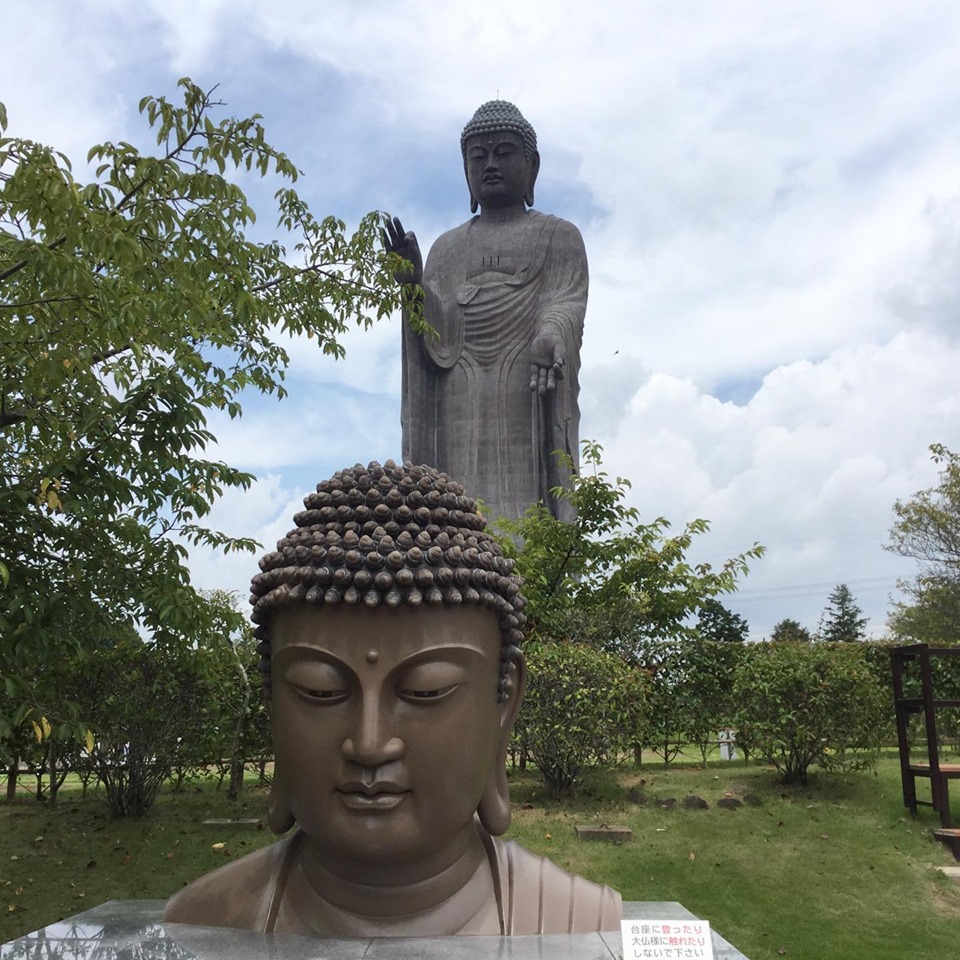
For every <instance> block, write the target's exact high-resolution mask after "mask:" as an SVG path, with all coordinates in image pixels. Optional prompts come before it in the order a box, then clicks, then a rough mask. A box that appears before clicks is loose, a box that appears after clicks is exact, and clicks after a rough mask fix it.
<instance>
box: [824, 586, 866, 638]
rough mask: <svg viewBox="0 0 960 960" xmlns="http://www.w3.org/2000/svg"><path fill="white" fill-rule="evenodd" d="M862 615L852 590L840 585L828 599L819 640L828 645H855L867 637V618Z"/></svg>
mask: <svg viewBox="0 0 960 960" xmlns="http://www.w3.org/2000/svg"><path fill="white" fill-rule="evenodd" d="M862 613H863V611H862V610H861V609H860V607H859V606H858V605H857V602H856V600H854V598H853V594H852V593H851V592H850V588H849V587H848V586H847V585H846V584H845V583H838V584H837V585H836V587H834V588H833V590H832V592H831V593H830V596H829V597H828V598H827V606H826V607H825V609H824V611H823V616H822V617H821V619H820V629H819V630H818V631H817V633H818V635H819V639H820V640H826V641H827V642H828V643H854V642H856V641H857V640H862V639H863V638H864V637H865V636H866V631H865V630H864V629H863V628H864V627H865V626H866V624H867V618H866V617H863V616H861V614H862Z"/></svg>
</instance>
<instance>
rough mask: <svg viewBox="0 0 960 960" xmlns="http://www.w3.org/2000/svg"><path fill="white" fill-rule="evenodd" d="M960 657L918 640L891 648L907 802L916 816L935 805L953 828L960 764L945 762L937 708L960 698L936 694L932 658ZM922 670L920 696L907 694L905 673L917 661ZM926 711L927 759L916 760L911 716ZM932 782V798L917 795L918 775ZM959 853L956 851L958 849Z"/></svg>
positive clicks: (959, 703)
mask: <svg viewBox="0 0 960 960" xmlns="http://www.w3.org/2000/svg"><path fill="white" fill-rule="evenodd" d="M939 657H944V658H946V657H960V647H930V646H928V645H927V644H925V643H917V644H913V645H911V646H907V647H894V649H892V650H891V651H890V660H891V667H892V669H893V699H894V706H895V709H896V716H897V743H898V745H899V748H900V777H901V781H902V784H903V805H904V806H905V807H908V808H909V810H910V812H911V813H912V814H914V815H916V812H917V806H925V807H933V809H934V810H936V812H937V813H938V814H939V815H940V826H941V828H942V830H944V831H951V832H952V828H953V819H952V817H951V813H950V790H949V784H950V781H951V780H958V779H960V763H941V762H940V746H939V743H938V738H937V710H938V709H939V708H941V707H960V700H954V699H941V698H937V697H936V696H935V695H934V690H933V672H932V670H931V665H930V664H931V659H935V658H939ZM914 663H915V664H916V665H917V666H918V667H919V669H920V678H919V679H920V696H919V697H906V696H904V692H903V687H904V674H905V671H906V669H907V668H908V667H909V666H910V665H913V664H914ZM915 713H922V714H923V718H924V732H925V735H926V741H927V744H926V746H927V749H926V754H927V759H926V761H917V762H914V761H913V760H911V758H910V741H909V738H908V736H907V726H908V724H909V722H910V717H911V715H913V714H915ZM918 777H920V778H922V779H928V780H929V781H930V799H929V800H919V799H918V798H917V778H918ZM955 853H956V851H955Z"/></svg>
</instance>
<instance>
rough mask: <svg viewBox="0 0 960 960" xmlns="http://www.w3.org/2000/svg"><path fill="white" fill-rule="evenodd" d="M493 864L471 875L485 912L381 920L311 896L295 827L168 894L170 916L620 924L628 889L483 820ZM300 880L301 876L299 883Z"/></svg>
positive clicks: (515, 930) (507, 930) (184, 919)
mask: <svg viewBox="0 0 960 960" xmlns="http://www.w3.org/2000/svg"><path fill="white" fill-rule="evenodd" d="M477 829H478V831H479V832H480V835H481V839H482V840H483V844H484V848H485V850H486V854H487V856H486V863H485V865H484V869H483V870H482V871H481V873H482V875H480V876H477V877H475V878H474V880H473V881H471V882H477V883H481V884H485V885H486V886H487V887H488V888H489V890H490V892H491V896H490V897H489V898H487V900H486V901H485V902H484V904H483V906H482V908H481V910H480V911H479V913H476V914H474V915H472V916H469V917H462V916H459V917H458V916H456V915H455V913H456V911H455V910H454V911H451V910H450V909H449V906H448V904H446V903H445V904H442V905H441V906H440V907H439V908H438V909H439V910H440V911H444V915H443V916H444V921H446V922H452V923H453V924H454V927H453V928H447V929H442V930H440V931H438V930H437V921H436V920H435V919H434V918H433V917H431V916H429V915H423V914H420V915H414V916H411V917H402V918H398V919H397V920H395V921H383V920H374V919H371V918H365V917H361V916H359V915H356V914H349V913H346V912H344V911H337V910H334V909H333V908H331V907H330V905H329V904H327V903H326V902H324V901H323V900H321V899H320V897H319V896H315V897H314V898H313V899H311V900H309V901H308V900H305V899H304V898H303V897H302V896H296V895H293V896H291V895H290V893H289V891H291V890H292V889H296V888H299V889H301V890H302V888H303V883H302V876H298V870H299V869H300V868H299V866H298V862H297V853H298V849H299V845H300V843H301V841H302V837H303V834H302V833H301V832H300V831H297V832H295V833H293V834H292V835H291V836H289V837H286V838H285V839H283V840H280V841H278V842H277V843H273V844H270V845H269V846H267V847H263V848H262V849H260V850H257V851H255V852H254V853H251V854H248V855H247V856H245V857H241V858H240V859H239V860H236V861H234V862H233V863H229V864H227V865H226V866H223V867H221V868H220V869H219V870H214V871H213V872H212V873H208V874H205V875H204V876H202V877H200V878H199V879H197V880H195V881H194V882H193V883H191V884H189V885H188V886H187V887H184V889H183V890H181V891H180V892H179V893H177V894H175V895H174V896H173V897H171V898H170V900H168V901H167V906H166V909H165V910H164V914H163V919H164V921H165V922H168V923H170V922H172V923H191V924H197V925H202V926H214V927H236V928H239V929H242V930H253V931H255V932H261V933H296V934H319V935H321V936H328V937H330V936H334V937H345V936H426V935H428V934H427V932H426V931H432V932H431V933H430V934H429V935H432V936H452V935H459V934H469V935H484V934H488V935H493V936H496V935H507V936H517V935H522V934H551V933H589V932H593V931H597V930H618V929H619V927H620V919H621V916H622V914H623V903H622V900H621V898H620V894H619V893H617V892H616V891H615V890H612V889H611V888H610V887H607V886H600V885H598V884H595V883H591V882H590V881H589V880H584V879H583V877H578V876H574V875H573V874H569V873H567V872H566V871H564V870H561V869H560V867H558V866H556V864H554V863H551V862H550V861H549V860H547V859H546V858H545V857H540V856H537V855H536V854H533V853H531V852H530V851H529V850H526V849H524V848H523V847H521V846H520V845H519V844H517V843H515V842H514V841H503V840H499V839H498V838H496V837H491V836H490V835H489V834H488V833H486V831H484V830H483V829H482V828H481V827H479V826H478V828H477ZM298 881H299V882H298Z"/></svg>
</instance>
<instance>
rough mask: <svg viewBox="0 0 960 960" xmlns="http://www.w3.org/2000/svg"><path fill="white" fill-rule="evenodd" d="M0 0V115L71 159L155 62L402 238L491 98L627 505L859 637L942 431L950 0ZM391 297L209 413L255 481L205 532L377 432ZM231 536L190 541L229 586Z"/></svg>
mask: <svg viewBox="0 0 960 960" xmlns="http://www.w3.org/2000/svg"><path fill="white" fill-rule="evenodd" d="M594 6H595V7H596V9H595V10H590V11H589V12H588V10H587V5H585V4H583V3H571V2H567V0H550V2H547V0H510V2H503V0H487V2H485V3H482V4H466V3H454V2H446V3H443V2H439V3H438V2H437V0H430V2H428V0H403V2H402V3H401V2H396V0H394V2H387V0H369V2H364V0H274V2H272V3H263V2H259V0H258V2H249V0H230V2H226V0H189V2H187V0H156V2H152V0H141V2H138V3H136V4H131V3H127V2H123V0H89V2H84V3H76V2H73V0H70V2H67V0H49V2H45V3H41V4H38V3H35V2H30V3H27V2H22V0H5V2H4V10H3V24H4V34H5V37H6V38H7V42H6V43H5V44H4V57H3V58H2V59H0V100H2V101H3V102H5V103H6V105H7V109H8V113H9V118H10V133H12V134H14V135H20V136H27V137H30V138H33V139H37V140H43V141H46V142H49V143H51V144H53V145H55V146H57V147H59V148H60V149H62V150H64V151H65V152H67V153H68V154H69V155H71V156H72V157H74V158H75V159H76V161H77V162H78V163H80V164H81V168H82V159H83V158H84V157H85V155H86V150H87V148H88V147H89V146H90V145H91V144H93V143H96V142H99V141H102V140H106V139H110V140H121V139H126V140H132V141H136V142H145V137H144V125H143V120H142V119H141V118H140V117H139V116H138V115H137V112H136V104H137V101H138V99H139V98H140V97H141V96H142V95H144V94H148V93H150V94H165V95H168V96H170V97H173V96H175V93H176V90H175V84H176V81H177V79H178V78H179V77H181V76H184V75H188V76H190V77H192V78H193V79H194V80H195V81H196V82H197V83H199V84H200V85H202V86H204V87H211V86H213V85H214V84H219V85H220V87H219V92H220V95H221V96H222V98H223V99H224V100H225V101H227V103H228V110H229V112H231V113H235V114H238V115H248V114H250V113H253V112H259V113H261V114H263V115H264V118H265V124H266V127H267V133H268V138H269V139H270V140H271V142H272V143H274V144H275V145H276V146H278V147H280V148H281V149H284V150H285V151H286V152H287V153H289V154H290V156H291V157H292V159H293V160H294V161H295V162H296V163H297V164H298V166H299V167H300V168H301V169H302V170H303V171H304V177H303V179H302V180H301V181H300V183H299V185H298V186H299V188H300V191H301V194H302V195H303V196H305V197H306V198H307V199H308V200H309V202H310V204H311V206H312V207H313V209H314V210H315V211H316V212H318V213H334V214H337V215H338V216H341V217H343V218H345V219H347V220H348V221H355V220H356V219H357V218H358V217H359V216H360V215H361V214H362V213H364V212H365V211H367V210H371V209H382V210H388V211H390V212H392V213H395V214H397V215H399V216H401V217H402V219H403V221H404V224H405V226H406V227H407V228H409V229H414V230H415V231H416V232H417V234H418V236H419V238H420V242H421V246H422V247H423V248H424V250H426V249H427V247H428V246H429V245H430V243H432V241H433V240H434V238H435V237H436V236H437V235H438V234H439V233H440V232H442V231H443V230H446V229H449V228H450V227H452V226H455V225H456V224H458V223H460V222H462V221H463V220H465V219H466V218H467V216H468V215H469V210H468V203H467V192H466V188H465V185H464V184H463V181H462V168H461V161H460V156H459V132H460V129H461V128H462V126H463V124H464V123H465V122H466V120H467V119H468V118H469V116H470V115H471V113H472V112H473V110H474V109H475V108H476V107H477V106H478V105H479V104H480V103H481V102H483V101H485V100H488V99H492V98H495V97H497V96H498V95H499V96H500V97H503V98H506V99H510V100H513V101H514V102H516V103H517V104H518V105H519V106H520V108H521V109H522V110H523V112H524V113H525V114H526V116H527V117H528V118H529V119H530V120H531V122H532V123H533V124H534V126H535V127H536V129H537V133H538V136H539V140H540V151H541V155H542V158H543V166H542V172H541V176H540V180H539V183H538V186H537V206H538V208H540V209H541V210H544V211H546V212H550V213H555V214H558V215H560V216H563V217H565V218H566V219H569V220H572V221H573V222H575V223H576V224H577V225H578V226H579V227H580V229H581V231H582V233H583V236H584V240H585V243H586V247H587V253H588V257H589V260H590V271H591V289H590V304H589V308H588V311H587V321H586V331H585V338H584V348H583V369H582V372H581V384H582V393H581V398H580V402H581V408H582V412H583V421H582V433H583V436H584V437H588V438H592V439H596V440H598V441H600V442H601V443H602V445H603V447H604V449H605V454H606V456H605V460H606V465H607V468H608V469H609V471H610V472H611V473H612V474H618V475H621V476H624V477H628V478H630V479H631V481H632V482H633V491H632V501H633V502H634V503H636V504H637V505H638V506H639V508H640V509H641V511H642V512H643V514H644V516H645V517H647V518H649V519H653V518H654V517H657V516H660V515H662V516H666V517H667V518H669V519H670V520H671V521H672V522H673V523H674V525H675V526H682V524H683V522H684V521H686V520H688V519H691V518H693V517H705V518H707V519H709V520H710V521H711V522H712V525H713V526H712V532H711V533H710V534H708V535H707V536H706V537H704V538H702V540H701V542H700V543H699V544H698V546H697V548H696V555H695V559H698V560H706V561H710V562H720V561H722V560H723V559H724V558H725V557H727V556H729V555H731V554H733V553H736V552H739V551H740V550H742V549H745V548H747V547H749V546H750V545H751V544H753V543H754V541H759V542H761V543H763V544H765V545H766V547H767V551H768V552H767V555H766V556H765V557H764V559H763V560H761V561H758V562H756V563H755V564H754V566H753V570H752V572H751V574H750V576H749V577H748V578H747V579H746V581H744V583H743V585H742V589H741V591H740V592H739V593H738V594H737V595H736V596H735V597H733V598H730V600H729V601H728V605H729V606H730V607H731V608H732V609H734V610H736V611H737V612H738V613H740V614H742V615H743V616H745V617H746V618H747V619H748V621H749V622H750V624H751V630H752V633H753V634H754V635H755V636H763V635H765V634H766V633H768V632H769V630H770V628H771V627H772V625H773V624H774V623H775V622H776V621H777V620H779V619H781V618H783V617H793V618H795V619H798V620H800V621H801V622H802V623H803V624H805V625H806V626H808V627H810V628H811V629H813V628H815V627H816V625H817V621H818V619H819V616H820V612H821V610H822V608H823V606H824V604H825V602H826V597H827V594H828V593H829V592H830V590H831V588H832V587H833V586H834V585H835V584H837V583H838V582H846V583H847V584H849V586H850V588H851V590H852V591H853V593H854V595H855V597H856V598H857V600H858V601H859V603H860V605H861V606H862V607H863V609H864V612H865V613H866V614H867V615H869V617H870V629H871V631H872V632H873V633H875V634H880V633H882V632H883V629H884V622H885V617H886V613H887V610H888V608H889V604H890V597H891V595H893V596H896V589H895V585H896V579H897V577H903V576H908V577H909V576H911V575H912V573H913V565H912V564H911V562H910V561H908V560H904V559H902V558H898V557H895V556H892V555H890V554H888V553H885V552H884V551H883V549H882V545H883V544H884V542H885V541H886V538H887V531H888V529H889V526H890V522H891V518H892V512H891V507H892V504H893V502H894V501H895V500H896V499H897V498H898V497H899V498H903V497H908V496H910V495H911V494H912V493H913V492H914V491H916V490H918V489H920V488H923V487H926V486H930V485H931V484H932V483H933V482H934V481H935V478H936V470H935V468H934V466H933V465H932V464H931V462H930V459H929V452H928V449H927V448H928V446H929V444H931V443H933V442H942V443H945V444H947V445H948V446H952V447H953V448H954V449H956V448H958V447H960V56H958V55H957V50H960V5H957V4H956V3H955V2H954V0H942V2H937V0H930V2H928V0H909V2H908V0H902V2H899V0H898V2H891V0H871V2H869V3H866V2H859V0H857V2H854V0H846V2H843V3H837V2H836V0H829V2H827V0H803V2H795V0H784V2H782V3H776V4H772V3H769V2H761V0H725V2H721V3H681V2H676V0H670V2H665V0H664V2H652V0H649V2H646V0H604V2H602V3H598V4H595V5H594ZM399 344H400V329H399V321H397V320H394V321H391V322H389V323H383V324H381V325H380V326H379V327H378V328H377V329H375V330H374V331H373V332H368V333H362V334H353V335H351V336H350V337H349V338H348V339H347V342H346V346H347V350H348V358H347V360H346V361H343V362H339V363H334V362H332V361H330V360H328V359H325V358H323V357H321V356H319V355H318V354H317V353H316V351H315V348H313V349H312V348H311V346H310V345H309V344H308V343H305V344H296V345H294V347H293V367H292V371H291V376H290V387H291V390H290V397H289V398H288V399H287V400H286V401H284V405H283V406H282V407H281V406H280V405H278V404H277V403H276V402H274V401H269V402H265V401H262V400H260V399H259V398H256V397H251V398H250V399H249V403H248V404H247V408H246V410H247V412H246V415H245V416H244V418H243V420H242V421H241V422H239V423H232V424H231V423H226V424H220V423H216V424H214V429H215V431H216V432H217V433H218V435H219V437H220V450H219V453H218V455H219V456H221V457H223V458H225V459H227V460H228V461H230V462H232V463H236V464H237V465H239V466H243V467H246V468H248V469H251V470H253V471H255V472H256V473H257V474H258V476H259V478H260V479H259V481H258V483H257V484H256V485H255V487H254V488H253V489H252V490H251V491H250V492H249V493H246V494H243V495H239V494H237V495H230V496H228V497H227V498H226V499H225V500H224V501H223V502H222V503H221V504H220V505H218V507H217V509H216V516H215V523H217V524H218V525H219V526H221V527H222V528H224V529H228V530H230V531H231V532H234V533H238V534H241V533H242V534H247V535H249V534H253V535H255V536H256V537H257V538H258V539H260V540H261V541H263V542H264V543H266V544H268V545H269V546H272V542H271V541H273V540H275V539H276V538H277V537H278V536H279V535H281V534H282V533H283V532H284V531H285V530H286V529H287V528H288V527H289V526H290V520H289V518H290V517H291V515H292V513H293V512H294V509H296V508H299V503H300V499H301V498H302V496H303V495H304V493H306V492H307V491H308V490H309V489H310V488H311V487H312V486H313V485H314V484H315V483H316V481H317V480H319V479H322V478H323V477H326V476H328V475H329V474H330V473H331V472H332V471H333V470H334V469H337V468H339V467H341V466H344V465H345V464H352V463H354V462H356V461H358V460H362V461H367V460H369V459H379V460H384V459H386V458H388V457H391V456H393V457H398V456H399V451H400V428H399V384H400V347H399ZM253 567H254V562H253V560H252V559H251V558H250V557H238V558H233V557H231V558H229V559H224V558H218V557H213V556H207V555H199V554H198V555H196V556H195V557H194V560H193V568H194V572H195V576H196V580H197V582H198V583H199V584H200V585H202V586H209V587H213V586H217V587H225V588H229V589H238V590H240V591H241V592H245V590H246V583H247V581H248V578H249V575H250V573H251V572H252V570H253Z"/></svg>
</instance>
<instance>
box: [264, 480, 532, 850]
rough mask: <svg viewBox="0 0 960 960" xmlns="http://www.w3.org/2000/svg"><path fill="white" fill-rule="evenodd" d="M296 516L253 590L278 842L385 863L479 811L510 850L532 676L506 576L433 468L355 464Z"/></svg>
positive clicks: (481, 523)
mask: <svg viewBox="0 0 960 960" xmlns="http://www.w3.org/2000/svg"><path fill="white" fill-rule="evenodd" d="M304 504H305V506H306V509H305V510H304V511H303V512H301V513H299V514H297V515H296V516H295V518H294V521H295V523H296V524H297V526H296V528H295V529H294V530H292V531H291V532H290V533H289V534H287V536H286V537H285V538H284V539H283V540H281V541H280V542H279V543H278V545H277V550H276V551H274V552H271V553H269V554H267V555H266V556H265V557H264V558H263V559H262V560H261V561H260V568H261V573H259V574H258V575H257V576H255V577H254V578H253V584H252V596H251V602H252V603H253V615H252V619H253V620H254V622H255V624H256V631H255V632H256V635H257V637H258V638H259V640H260V645H259V648H258V649H259V651H260V654H261V658H262V659H261V670H262V673H263V677H264V686H265V689H266V691H267V695H268V697H269V698H270V700H271V716H272V725H273V731H274V741H275V746H276V760H277V769H276V774H275V779H274V789H273V793H272V797H271V810H270V825H271V827H272V828H273V829H274V830H276V831H277V832H283V831H284V830H286V829H288V828H289V827H290V826H292V824H293V822H294V821H296V822H298V823H299V824H300V826H301V828H302V829H303V830H304V832H305V833H307V834H308V835H310V836H311V837H314V838H317V837H318V836H319V837H320V838H321V839H322V838H326V839H327V840H328V842H329V844H330V849H329V851H328V852H329V853H330V854H331V855H336V854H338V853H339V854H342V853H344V852H345V850H344V848H345V847H348V848H350V850H351V852H352V854H353V855H356V853H357V852H358V851H357V847H356V845H357V844H360V845H361V846H364V845H366V848H367V853H368V855H376V856H378V857H381V858H382V857H386V858H388V859H392V858H393V857H398V858H399V857H409V856H410V854H411V853H414V852H415V849H416V848H418V847H419V848H420V849H421V850H422V849H423V847H422V846H421V845H423V844H430V843H436V842H437V841H440V840H441V839H442V835H443V833H444V832H446V833H447V834H448V835H450V836H451V837H452V836H453V835H455V834H456V833H457V832H458V831H459V830H462V829H472V821H473V813H474V811H476V812H477V813H478V814H479V817H480V820H481V822H482V824H483V826H484V827H485V828H486V830H487V831H488V832H489V833H491V834H493V835H497V834H500V833H502V832H503V831H504V830H505V829H506V827H507V825H508V824H509V797H508V795H507V784H506V776H505V757H506V750H507V743H508V738H509V733H510V728H511V727H512V724H513V720H514V718H515V715H516V709H517V707H518V706H519V700H520V697H521V695H522V687H523V677H524V673H523V658H522V656H521V654H520V650H519V647H518V644H519V642H520V640H521V638H522V635H523V634H522V626H523V621H524V616H523V613H522V609H523V606H524V600H523V597H522V596H521V594H520V582H519V579H518V578H517V577H516V576H514V575H513V573H512V569H513V561H512V560H510V559H508V558H506V557H504V556H503V554H502V551H501V549H500V547H499V545H498V544H497V543H496V541H495V540H494V539H493V538H492V537H491V536H490V535H489V534H487V533H485V532H484V527H485V520H484V519H483V517H482V516H481V515H480V513H479V512H478V511H477V507H476V503H475V502H474V501H473V500H472V499H470V498H469V497H467V496H465V495H464V491H463V488H462V487H461V486H460V484H458V483H456V482H455V481H453V480H451V479H450V478H449V477H448V476H446V475H445V474H443V473H440V472H438V471H437V470H435V469H432V468H430V467H426V466H413V465H410V464H404V465H397V464H395V463H394V462H392V461H387V462H386V463H385V464H383V465H382V466H381V465H380V464H378V463H375V462H374V463H370V464H369V465H368V466H366V467H364V466H361V465H359V464H358V465H356V466H355V467H353V468H350V469H344V470H341V471H339V472H338V473H336V474H335V475H334V476H333V477H332V478H331V479H329V480H325V481H323V482H321V483H320V484H318V486H317V491H316V493H313V494H310V495H309V496H308V497H306V498H305V500H304ZM364 813H368V814H370V815H371V816H363V814H364ZM377 814H380V816H377ZM385 814H386V815H385ZM325 845H326V844H325ZM412 848H413V849H412Z"/></svg>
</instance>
